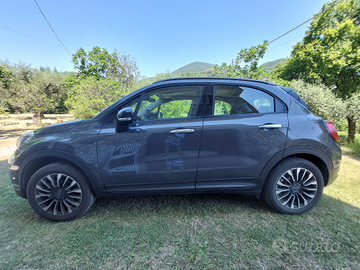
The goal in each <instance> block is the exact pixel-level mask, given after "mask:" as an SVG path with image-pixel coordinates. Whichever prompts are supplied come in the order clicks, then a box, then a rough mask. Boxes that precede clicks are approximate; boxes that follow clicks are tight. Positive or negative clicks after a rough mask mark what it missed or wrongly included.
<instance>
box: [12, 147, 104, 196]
mask: <svg viewBox="0 0 360 270" xmlns="http://www.w3.org/2000/svg"><path fill="white" fill-rule="evenodd" d="M54 162H66V163H69V164H72V165H74V166H76V167H78V168H79V169H80V170H82V171H83V173H84V174H85V175H86V177H87V178H88V180H89V183H90V185H91V187H92V189H93V191H94V192H95V193H96V195H97V196H98V197H102V196H104V195H105V194H106V191H105V188H104V184H103V182H102V179H101V177H100V175H99V173H98V172H94V171H93V170H92V169H91V168H90V167H89V165H88V164H86V162H84V161H83V160H82V159H80V158H79V157H78V156H75V155H74V154H71V153H69V152H65V151H61V150H53V149H52V150H40V151H37V152H35V153H32V154H30V155H28V156H27V157H26V158H25V159H24V160H23V161H22V162H21V165H20V166H19V169H18V177H19V188H20V194H19V195H20V196H21V197H23V198H26V186H27V183H28V181H29V179H30V177H31V176H32V174H33V173H34V172H35V171H37V170H38V169H40V168H41V167H43V166H45V165H47V164H51V163H54Z"/></svg>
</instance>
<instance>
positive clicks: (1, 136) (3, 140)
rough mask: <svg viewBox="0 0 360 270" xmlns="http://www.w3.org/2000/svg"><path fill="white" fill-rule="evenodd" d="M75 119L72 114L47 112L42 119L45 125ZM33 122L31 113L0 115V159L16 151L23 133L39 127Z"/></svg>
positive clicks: (6, 157)
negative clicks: (33, 124)
mask: <svg viewBox="0 0 360 270" xmlns="http://www.w3.org/2000/svg"><path fill="white" fill-rule="evenodd" d="M72 120H74V118H73V116H72V115H70V114H46V115H45V118H44V119H43V120H42V122H43V124H44V125H53V124H56V123H60V122H67V121H72ZM31 124H32V115H31V114H9V115H6V116H4V115H2V116H1V117H0V160H5V159H8V158H9V157H10V156H11V154H12V153H13V152H14V151H15V148H16V146H15V144H16V140H17V138H18V137H19V136H21V135H22V134H24V133H26V132H28V131H31V130H35V129H38V128H39V127H34V126H32V125H31Z"/></svg>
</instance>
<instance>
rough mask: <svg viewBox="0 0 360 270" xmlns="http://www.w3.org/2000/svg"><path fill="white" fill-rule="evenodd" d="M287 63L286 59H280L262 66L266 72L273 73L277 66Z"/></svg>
mask: <svg viewBox="0 0 360 270" xmlns="http://www.w3.org/2000/svg"><path fill="white" fill-rule="evenodd" d="M285 61H286V58H280V59H277V60H274V61H269V62H266V63H264V64H262V65H261V66H262V67H263V68H264V69H265V71H266V72H269V73H270V72H271V71H273V70H274V69H275V66H276V65H279V64H282V63H284V62H285Z"/></svg>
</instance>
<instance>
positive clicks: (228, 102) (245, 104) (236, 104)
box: [214, 85, 275, 115]
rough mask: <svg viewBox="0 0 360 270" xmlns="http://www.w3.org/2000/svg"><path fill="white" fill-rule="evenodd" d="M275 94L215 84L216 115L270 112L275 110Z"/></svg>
mask: <svg viewBox="0 0 360 270" xmlns="http://www.w3.org/2000/svg"><path fill="white" fill-rule="evenodd" d="M274 104H275V99H274V97H273V96H271V95H269V94H267V93H265V92H263V91H260V90H257V89H252V88H248V87H239V86H233V85H217V86H215V106H214V115H224V114H245V113H270V112H274V111H275V105H274Z"/></svg>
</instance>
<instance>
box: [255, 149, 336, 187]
mask: <svg viewBox="0 0 360 270" xmlns="http://www.w3.org/2000/svg"><path fill="white" fill-rule="evenodd" d="M290 157H299V158H303V159H305V160H308V161H310V162H311V163H313V164H314V165H315V166H316V167H318V169H319V170H320V172H321V174H322V175H323V178H324V186H326V185H327V184H328V182H329V178H330V169H332V168H333V164H332V162H331V159H330V157H329V156H328V155H327V154H326V153H325V152H323V151H322V150H320V149H318V148H314V147H291V148H288V149H285V150H284V152H282V153H278V154H276V155H275V156H274V157H273V158H272V159H271V160H270V161H269V162H268V163H267V164H266V166H265V167H264V169H263V170H262V172H261V175H260V181H262V183H261V185H262V187H263V186H264V184H265V181H266V179H267V177H268V175H269V173H270V172H271V170H272V169H273V168H274V167H275V166H276V165H277V164H278V163H279V162H281V161H282V160H283V159H285V158H290Z"/></svg>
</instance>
